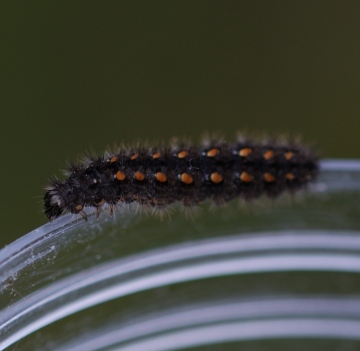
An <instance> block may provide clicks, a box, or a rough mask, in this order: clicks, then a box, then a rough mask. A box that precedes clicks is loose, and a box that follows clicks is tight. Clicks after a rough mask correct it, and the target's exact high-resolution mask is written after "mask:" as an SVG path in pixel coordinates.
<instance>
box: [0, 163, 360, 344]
mask: <svg viewBox="0 0 360 351" xmlns="http://www.w3.org/2000/svg"><path fill="white" fill-rule="evenodd" d="M321 169H322V171H321V176H320V178H319V180H318V182H317V183H316V184H314V185H313V186H312V187H311V188H310V189H309V191H308V192H307V193H306V194H304V195H299V196H298V197H296V198H295V199H292V198H290V197H284V198H281V199H279V200H276V201H274V202H273V201H270V200H267V199H262V200H260V201H256V202H254V203H253V204H245V205H244V204H241V205H239V204H237V203H233V204H231V205H229V206H225V207H224V208H216V209H212V208H206V206H205V207H202V210H201V213H199V214H197V216H196V217H195V220H188V219H186V218H185V217H186V216H185V215H184V214H182V213H180V212H179V211H175V212H176V213H174V214H173V216H172V219H171V220H164V221H159V220H157V219H154V218H153V217H146V216H139V215H136V214H134V213H131V212H130V213H123V214H117V215H116V218H115V219H114V218H110V217H108V216H106V215H103V216H101V219H100V220H98V221H97V220H96V219H95V218H94V215H92V216H90V220H89V221H88V222H84V221H83V220H79V219H77V218H75V217H74V216H71V215H67V216H64V217H62V218H60V219H59V220H57V221H55V222H54V223H49V224H46V225H44V226H43V227H41V228H39V229H37V230H35V231H33V232H31V233H29V234H27V235H25V236H24V237H22V238H20V239H19V240H17V241H16V242H14V243H12V244H11V245H9V246H8V247H6V248H4V249H3V250H1V251H0V274H1V275H0V282H1V295H0V296H1V299H0V349H4V348H6V347H9V349H11V348H14V350H15V349H16V350H29V349H36V350H113V349H116V350H179V349H184V348H188V349H189V348H190V349H194V350H195V349H196V350H200V349H202V348H204V349H206V350H208V349H211V350H216V349H221V350H225V349H226V350H227V349H229V350H233V349H234V350H236V349H238V348H239V345H243V346H244V345H246V348H247V349H253V350H257V349H263V348H262V347H263V346H264V343H265V344H266V345H267V349H269V350H270V349H274V350H279V349H282V348H283V349H292V348H293V346H294V345H297V347H298V348H299V347H300V348H301V345H303V347H304V348H308V347H311V348H316V349H317V350H327V349H329V350H330V349H333V347H334V343H335V342H336V343H338V344H339V345H340V346H339V347H342V346H343V347H344V348H348V347H353V348H359V347H360V295H359V292H360V274H359V273H360V235H359V234H360V233H359V228H360V218H359V214H360V211H359V209H360V208H359V206H360V202H359V195H360V162H359V161H341V160H339V161H336V160H329V161H323V162H322V164H321ZM330 340H331V343H329V341H330ZM270 341H271V342H270ZM244 343H245V344H244ZM309 345H310V346H309ZM217 347H218V348H217Z"/></svg>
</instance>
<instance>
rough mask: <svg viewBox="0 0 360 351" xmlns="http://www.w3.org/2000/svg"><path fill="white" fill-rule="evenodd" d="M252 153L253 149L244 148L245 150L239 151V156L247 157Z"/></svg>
mask: <svg viewBox="0 0 360 351" xmlns="http://www.w3.org/2000/svg"><path fill="white" fill-rule="evenodd" d="M251 153H252V149H251V148H249V147H244V148H243V149H240V150H239V156H241V157H246V156H249V155H250V154H251Z"/></svg>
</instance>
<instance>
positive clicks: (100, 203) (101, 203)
mask: <svg viewBox="0 0 360 351" xmlns="http://www.w3.org/2000/svg"><path fill="white" fill-rule="evenodd" d="M104 203H105V199H102V200H101V201H99V202H98V203H97V205H98V206H101V205H103V204H104Z"/></svg>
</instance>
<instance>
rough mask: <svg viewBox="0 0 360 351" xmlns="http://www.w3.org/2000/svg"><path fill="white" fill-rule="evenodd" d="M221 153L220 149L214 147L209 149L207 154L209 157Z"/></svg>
mask: <svg viewBox="0 0 360 351" xmlns="http://www.w3.org/2000/svg"><path fill="white" fill-rule="evenodd" d="M219 153H220V150H219V149H216V148H214V149H211V150H209V151H208V152H207V153H206V155H207V156H209V157H214V156H216V155H217V154H219Z"/></svg>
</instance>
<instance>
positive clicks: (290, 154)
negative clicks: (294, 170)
mask: <svg viewBox="0 0 360 351" xmlns="http://www.w3.org/2000/svg"><path fill="white" fill-rule="evenodd" d="M294 155H295V154H294V153H293V152H292V151H288V152H286V153H285V158H286V159H287V160H288V161H289V160H291V159H292V158H293V157H294Z"/></svg>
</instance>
